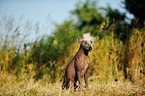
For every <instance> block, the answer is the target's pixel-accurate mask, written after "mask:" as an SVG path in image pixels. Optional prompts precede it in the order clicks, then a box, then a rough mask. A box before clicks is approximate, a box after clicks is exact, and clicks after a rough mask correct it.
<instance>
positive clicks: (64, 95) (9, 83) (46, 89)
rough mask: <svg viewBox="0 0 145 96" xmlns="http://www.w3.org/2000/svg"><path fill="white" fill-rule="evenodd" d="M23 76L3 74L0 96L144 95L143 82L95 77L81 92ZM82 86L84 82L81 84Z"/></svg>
mask: <svg viewBox="0 0 145 96" xmlns="http://www.w3.org/2000/svg"><path fill="white" fill-rule="evenodd" d="M32 76H33V74H32V75H31V77H29V76H26V75H25V74H24V75H22V76H21V78H19V79H17V78H16V77H15V76H14V75H10V74H7V75H6V74H3V75H2V73H1V76H0V85H1V86H0V95H3V96H9V95H12V96H13V95H14V96H24V95H27V96H68V95H69V96H78V95H79V96H96V95H100V96H106V95H119V96H120V95H123V96H124V95H133V96H137V95H145V84H144V83H143V81H140V82H137V83H133V82H130V81H117V82H116V81H113V80H111V79H108V80H98V79H97V77H95V76H92V77H90V78H89V88H88V89H86V88H84V89H83V90H77V91H76V92H74V91H73V90H71V89H69V90H61V82H56V83H48V82H47V79H48V78H47V76H44V78H43V79H41V80H38V81H36V80H34V79H33V78H32ZM83 85H84V82H83Z"/></svg>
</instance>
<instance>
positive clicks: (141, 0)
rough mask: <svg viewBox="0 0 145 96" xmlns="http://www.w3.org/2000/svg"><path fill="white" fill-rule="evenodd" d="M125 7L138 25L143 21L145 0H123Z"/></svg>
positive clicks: (144, 17) (144, 18)
mask: <svg viewBox="0 0 145 96" xmlns="http://www.w3.org/2000/svg"><path fill="white" fill-rule="evenodd" d="M125 8H126V9H127V10H128V11H129V12H130V13H132V14H133V15H134V16H135V17H136V18H137V19H138V23H139V24H140V25H143V23H144V21H145V0H125Z"/></svg>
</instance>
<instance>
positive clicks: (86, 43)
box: [77, 33, 96, 51]
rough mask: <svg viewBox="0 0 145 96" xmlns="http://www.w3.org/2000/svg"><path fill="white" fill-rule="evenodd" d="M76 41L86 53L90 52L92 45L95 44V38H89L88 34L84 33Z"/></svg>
mask: <svg viewBox="0 0 145 96" xmlns="http://www.w3.org/2000/svg"><path fill="white" fill-rule="evenodd" d="M77 41H78V43H79V44H81V45H82V46H83V47H84V48H85V49H86V50H87V51H91V50H92V49H93V43H96V38H95V37H93V36H91V35H90V33H85V34H83V36H82V37H79V38H78V39H77Z"/></svg>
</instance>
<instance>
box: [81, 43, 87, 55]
mask: <svg viewBox="0 0 145 96" xmlns="http://www.w3.org/2000/svg"><path fill="white" fill-rule="evenodd" d="M79 52H81V53H82V54H85V55H86V56H88V51H87V50H86V49H85V48H84V47H83V46H82V44H81V45H80V48H79Z"/></svg>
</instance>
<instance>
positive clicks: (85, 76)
mask: <svg viewBox="0 0 145 96" xmlns="http://www.w3.org/2000/svg"><path fill="white" fill-rule="evenodd" d="M88 75H89V74H88V70H87V71H86V73H85V74H84V79H85V84H86V88H88V87H89V85H88Z"/></svg>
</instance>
